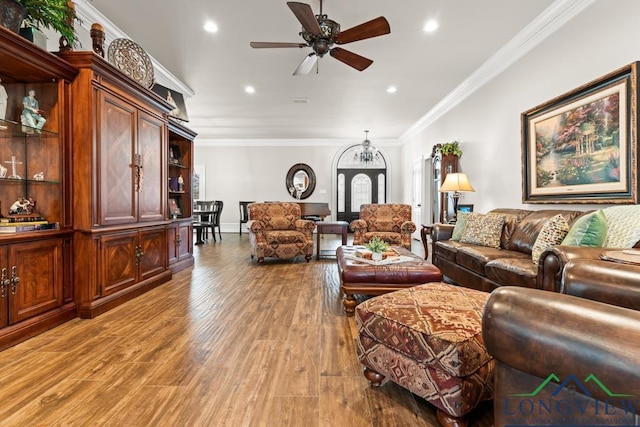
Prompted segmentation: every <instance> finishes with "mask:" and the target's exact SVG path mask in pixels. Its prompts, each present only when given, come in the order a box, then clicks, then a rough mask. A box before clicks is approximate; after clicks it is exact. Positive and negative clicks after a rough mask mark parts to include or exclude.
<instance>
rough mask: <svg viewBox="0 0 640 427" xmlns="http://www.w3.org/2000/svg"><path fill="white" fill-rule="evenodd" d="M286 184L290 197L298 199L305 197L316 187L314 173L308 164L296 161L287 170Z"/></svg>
mask: <svg viewBox="0 0 640 427" xmlns="http://www.w3.org/2000/svg"><path fill="white" fill-rule="evenodd" d="M286 185H287V191H288V192H289V194H291V197H293V198H295V199H298V200H301V199H306V198H307V197H309V196H311V194H312V193H313V190H315V188H316V174H315V173H314V172H313V169H311V167H310V166H309V165H306V164H304V163H297V164H295V165H293V166H291V169H289V172H287V180H286Z"/></svg>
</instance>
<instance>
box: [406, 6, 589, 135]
mask: <svg viewBox="0 0 640 427" xmlns="http://www.w3.org/2000/svg"><path fill="white" fill-rule="evenodd" d="M594 2H595V0H556V1H555V2H553V3H552V4H551V5H550V6H549V7H547V8H546V9H545V10H544V11H542V13H540V15H538V16H537V17H536V18H535V19H534V20H533V21H531V22H530V23H529V24H528V25H527V26H526V27H524V28H523V29H522V30H521V31H520V32H519V33H518V34H516V35H515V37H513V38H512V39H511V40H510V41H509V42H508V43H507V44H505V45H504V46H503V47H502V48H500V49H499V50H498V51H497V52H496V53H494V54H493V55H492V56H491V57H490V58H489V59H488V60H487V61H486V62H485V63H484V64H482V65H481V66H480V67H479V68H478V69H477V70H475V71H474V72H473V73H472V74H471V75H470V76H469V77H467V78H466V79H465V80H464V81H463V82H462V83H460V84H459V85H458V86H457V87H456V88H455V89H453V90H452V91H451V92H449V93H448V94H447V95H446V96H445V97H444V98H442V99H441V100H440V101H439V102H438V103H437V104H436V105H435V106H434V107H433V108H432V109H431V110H429V111H428V112H427V113H426V114H425V115H424V116H422V117H421V118H420V119H419V120H418V121H417V122H416V123H414V124H413V125H412V126H411V127H410V128H409V129H408V130H407V131H406V132H405V133H404V134H402V135H401V136H400V140H401V141H403V142H405V141H407V140H408V139H410V138H412V137H414V136H416V135H417V134H419V133H420V132H422V131H423V130H425V129H426V128H427V127H429V126H430V125H431V124H433V123H434V122H435V121H436V120H438V119H439V118H441V117H442V116H444V115H445V114H446V113H447V112H449V111H450V110H451V109H453V108H454V107H455V106H457V105H458V104H460V103H461V102H462V101H464V100H465V99H466V98H467V97H469V96H470V95H471V94H473V93H474V92H475V91H476V90H478V89H480V88H481V87H482V86H484V85H485V84H487V83H488V82H489V81H491V80H492V79H493V78H495V77H496V76H498V75H499V74H500V73H502V72H503V71H504V70H506V69H507V68H509V67H510V66H511V65H512V64H513V63H515V62H516V61H517V60H519V59H520V58H522V57H523V56H524V55H525V54H527V53H528V52H529V51H530V50H531V49H533V48H534V47H535V46H537V45H538V44H539V43H540V42H542V41H543V40H544V39H546V38H547V37H549V36H550V35H551V34H553V33H554V32H555V31H556V30H558V29H559V28H561V27H562V26H563V25H564V24H566V23H567V22H568V21H570V20H571V19H572V18H573V17H575V16H576V15H578V14H579V13H580V12H582V11H583V10H584V9H586V8H587V7H589V6H590V5H591V4H592V3H594Z"/></svg>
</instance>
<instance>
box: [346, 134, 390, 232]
mask: <svg viewBox="0 0 640 427" xmlns="http://www.w3.org/2000/svg"><path fill="white" fill-rule="evenodd" d="M361 147H362V145H361V144H357V145H353V146H351V147H348V148H347V149H346V150H344V151H343V152H342V154H341V155H340V157H339V158H338V162H337V167H336V205H335V206H336V219H337V220H338V221H347V222H351V221H353V220H354V219H358V217H359V214H360V206H361V205H363V204H369V203H386V201H387V161H386V159H385V158H384V156H383V155H382V153H381V152H380V151H377V150H376V152H375V156H373V158H372V160H371V161H368V162H366V163H363V162H361V161H360V160H359V153H360V150H361Z"/></svg>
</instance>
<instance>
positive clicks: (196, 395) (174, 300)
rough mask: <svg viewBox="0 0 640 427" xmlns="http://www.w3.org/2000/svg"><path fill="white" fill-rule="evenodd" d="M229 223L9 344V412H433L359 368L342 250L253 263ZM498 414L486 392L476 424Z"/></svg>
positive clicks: (1, 411)
mask: <svg viewBox="0 0 640 427" xmlns="http://www.w3.org/2000/svg"><path fill="white" fill-rule="evenodd" d="M222 237H223V240H222V241H220V240H218V242H217V243H214V242H212V241H210V242H209V243H206V244H204V245H201V246H196V247H195V248H194V252H195V266H194V268H192V269H188V270H186V271H182V272H179V273H177V274H175V275H174V278H173V280H171V281H170V282H168V283H166V284H164V285H162V286H160V287H158V288H156V289H154V290H152V291H150V292H148V293H146V294H144V295H142V296H140V297H138V298H136V299H135V300H133V301H130V302H128V303H126V304H124V305H121V306H120V307H118V308H116V309H114V310H111V311H109V312H107V313H105V314H103V315H101V316H99V317H97V318H95V319H92V320H80V319H74V320H72V321H70V322H68V323H66V324H64V325H62V326H59V327H57V328H55V329H53V330H51V331H48V332H46V333H44V334H41V335H38V336H36V337H33V338H31V339H30V340H28V341H25V342H23V343H21V344H18V345H16V346H14V347H11V348H9V349H7V350H5V351H3V352H0V367H1V368H2V369H1V370H0V426H3V427H4V426H234V427H235V426H305V427H313V426H340V427H349V426H376V427H379V426H436V425H437V421H436V419H435V410H434V408H433V407H432V406H431V405H429V404H428V403H427V402H425V401H424V400H423V399H421V398H418V397H416V396H414V395H412V394H411V393H409V392H407V391H406V390H404V389H402V388H401V387H399V386H397V385H395V384H393V383H386V384H385V385H384V386H383V387H380V388H372V387H370V386H369V383H368V382H367V381H366V380H365V378H364V377H363V375H362V373H361V367H360V365H359V363H358V361H357V359H356V354H355V347H354V339H355V336H356V330H355V324H354V321H353V318H346V317H345V316H344V314H343V312H342V303H341V298H340V290H339V280H338V277H337V268H336V263H335V260H332V259H321V260H320V261H316V260H315V258H314V259H313V260H312V261H311V262H310V263H306V262H305V261H304V258H303V257H299V258H297V259H296V260H295V261H291V260H285V261H282V260H272V259H267V260H266V262H265V264H264V265H258V264H257V262H256V261H255V260H251V258H250V257H249V243H248V236H247V235H246V234H243V236H242V237H240V236H239V235H238V234H223V236H222ZM324 237H325V239H323V246H325V248H326V245H327V244H329V245H331V244H333V241H332V239H331V237H330V236H324ZM337 244H338V242H337V240H336V241H335V245H337ZM414 252H416V253H418V254H422V247H421V245H420V244H419V243H418V242H416V244H415V248H414ZM491 424H492V414H491V405H490V404H487V405H483V406H482V407H481V408H479V410H478V411H477V412H476V414H475V416H474V417H473V419H472V423H471V425H472V426H491Z"/></svg>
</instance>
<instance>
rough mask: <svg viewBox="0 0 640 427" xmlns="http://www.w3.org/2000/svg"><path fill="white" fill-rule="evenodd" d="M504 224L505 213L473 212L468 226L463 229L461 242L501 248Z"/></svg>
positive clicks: (468, 219) (468, 220)
mask: <svg viewBox="0 0 640 427" xmlns="http://www.w3.org/2000/svg"><path fill="white" fill-rule="evenodd" d="M503 226H504V216H503V215H497V214H479V213H473V212H472V213H470V214H469V217H468V218H467V226H466V227H465V228H464V230H463V231H462V236H461V237H460V242H461V243H471V244H474V245H479V246H488V247H490V248H499V247H500V237H501V236H502V227H503Z"/></svg>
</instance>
